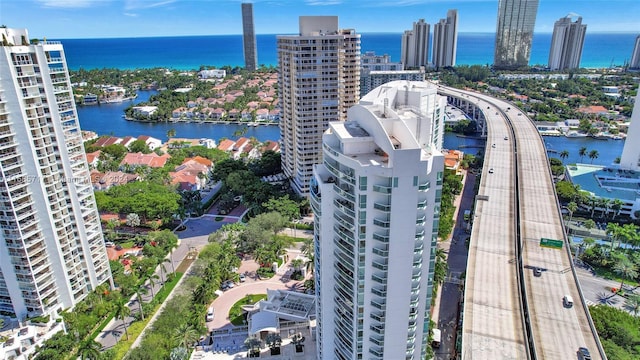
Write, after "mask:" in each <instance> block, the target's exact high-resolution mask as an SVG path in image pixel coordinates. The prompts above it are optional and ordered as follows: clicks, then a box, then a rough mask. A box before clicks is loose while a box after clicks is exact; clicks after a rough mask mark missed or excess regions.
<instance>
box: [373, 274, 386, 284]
mask: <svg viewBox="0 0 640 360" xmlns="http://www.w3.org/2000/svg"><path fill="white" fill-rule="evenodd" d="M371 279H372V280H373V281H375V282H377V283H378V284H382V285H386V284H387V273H374V274H371Z"/></svg>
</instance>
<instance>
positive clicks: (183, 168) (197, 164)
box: [169, 156, 212, 190]
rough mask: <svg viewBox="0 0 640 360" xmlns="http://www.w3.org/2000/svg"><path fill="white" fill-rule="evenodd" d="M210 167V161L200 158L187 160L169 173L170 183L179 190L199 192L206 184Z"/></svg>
mask: <svg viewBox="0 0 640 360" xmlns="http://www.w3.org/2000/svg"><path fill="white" fill-rule="evenodd" d="M211 165H212V163H211V161H209V160H208V159H205V158H203V157H200V156H196V157H195V158H187V159H185V160H184V161H183V162H182V164H181V165H180V166H178V167H176V169H175V170H176V171H174V172H170V173H169V177H171V183H172V184H175V185H178V188H179V189H180V190H200V189H201V188H202V187H203V186H204V185H205V184H206V183H207V175H208V174H209V170H211ZM203 175H204V176H203Z"/></svg>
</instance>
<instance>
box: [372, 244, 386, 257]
mask: <svg viewBox="0 0 640 360" xmlns="http://www.w3.org/2000/svg"><path fill="white" fill-rule="evenodd" d="M371 251H372V252H373V253H374V254H376V255H379V256H384V257H387V256H389V246H388V245H387V246H384V247H374V248H373V249H372V250H371Z"/></svg>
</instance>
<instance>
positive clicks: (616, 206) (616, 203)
mask: <svg viewBox="0 0 640 360" xmlns="http://www.w3.org/2000/svg"><path fill="white" fill-rule="evenodd" d="M622 205H624V203H623V202H622V201H621V200H620V199H613V203H612V204H611V209H612V210H613V215H612V216H611V220H613V219H615V218H616V216H618V215H619V214H620V210H621V209H622Z"/></svg>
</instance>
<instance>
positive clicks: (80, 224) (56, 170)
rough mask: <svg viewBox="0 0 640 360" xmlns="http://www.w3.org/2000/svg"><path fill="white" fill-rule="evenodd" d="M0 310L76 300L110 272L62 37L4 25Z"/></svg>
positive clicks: (19, 312) (42, 309)
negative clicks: (38, 37)
mask: <svg viewBox="0 0 640 360" xmlns="http://www.w3.org/2000/svg"><path fill="white" fill-rule="evenodd" d="M0 33H1V34H2V38H3V42H4V44H5V45H4V46H1V47H0V310H1V311H3V312H6V313H11V314H14V315H15V316H16V317H17V318H19V319H24V318H25V317H26V316H35V315H41V314H50V313H52V312H54V311H56V310H60V309H66V308H70V307H73V306H74V305H75V304H76V303H77V302H79V301H80V300H82V299H84V298H85V297H86V296H87V295H88V294H89V293H90V292H91V291H92V290H93V289H95V288H96V287H97V286H98V285H100V284H102V283H105V282H109V281H110V279H111V270H110V269H109V261H108V259H107V254H106V251H105V246H104V240H103V237H102V229H101V227H100V218H99V214H98V210H97V207H96V203H95V199H94V196H93V189H92V186H91V181H90V177H89V169H88V166H87V160H86V158H85V154H84V148H83V143H82V135H81V133H80V127H79V123H78V115H77V113H76V108H75V103H74V97H73V92H72V91H71V82H70V81H69V74H68V71H67V65H66V59H65V54H64V50H63V47H62V44H60V43H59V42H54V41H40V42H38V43H30V40H29V35H28V33H27V30H26V29H9V28H2V29H0Z"/></svg>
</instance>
